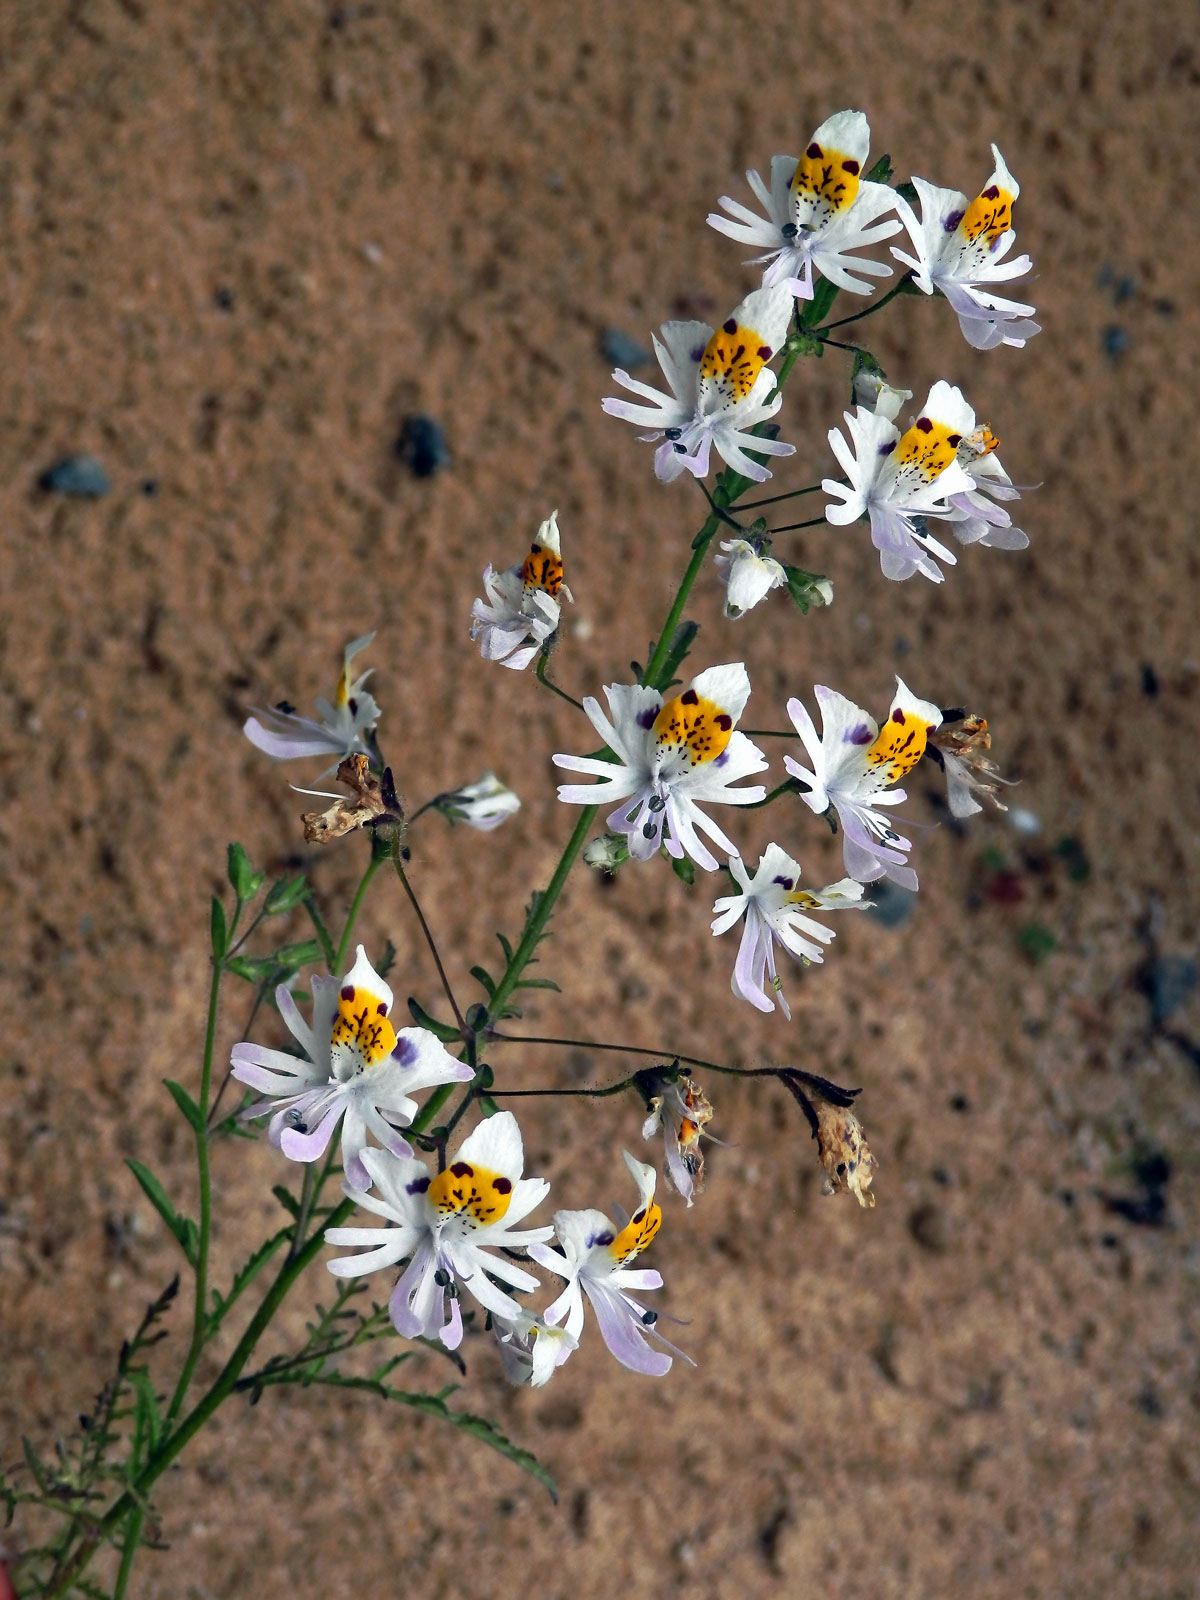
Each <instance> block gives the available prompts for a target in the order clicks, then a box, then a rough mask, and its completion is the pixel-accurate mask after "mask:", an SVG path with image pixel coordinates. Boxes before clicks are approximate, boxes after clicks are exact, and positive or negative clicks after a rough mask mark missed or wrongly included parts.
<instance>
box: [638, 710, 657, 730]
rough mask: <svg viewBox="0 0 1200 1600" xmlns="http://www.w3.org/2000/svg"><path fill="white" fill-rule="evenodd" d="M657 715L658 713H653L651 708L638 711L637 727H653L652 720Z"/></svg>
mask: <svg viewBox="0 0 1200 1600" xmlns="http://www.w3.org/2000/svg"><path fill="white" fill-rule="evenodd" d="M657 715H658V712H657V711H655V709H654V707H653V706H647V707H646V709H645V710H644V711H639V712H638V714H637V725H638V727H639V728H652V727H653V726H654V719H655V717H656V716H657Z"/></svg>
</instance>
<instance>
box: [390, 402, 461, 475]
mask: <svg viewBox="0 0 1200 1600" xmlns="http://www.w3.org/2000/svg"><path fill="white" fill-rule="evenodd" d="M396 454H397V455H398V456H399V457H400V459H401V461H403V462H404V464H405V466H407V467H408V469H409V471H410V472H411V473H412V475H413V477H414V478H432V477H433V475H434V473H435V472H440V471H441V470H442V468H443V467H448V466H449V465H450V450H449V447H448V446H447V444H446V435H445V433H444V431H443V429H442V426H441V424H440V423H438V422H435V421H434V420H433V418H432V417H426V416H421V415H420V414H418V415H416V416H412V417H406V418H405V419H404V424H403V426H402V427H401V429H400V437H399V439H397V441H396Z"/></svg>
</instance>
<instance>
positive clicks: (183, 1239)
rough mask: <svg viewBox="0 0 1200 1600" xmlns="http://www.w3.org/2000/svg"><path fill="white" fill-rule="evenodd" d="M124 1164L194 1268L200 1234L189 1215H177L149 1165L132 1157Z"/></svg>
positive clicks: (198, 1251) (198, 1252)
mask: <svg viewBox="0 0 1200 1600" xmlns="http://www.w3.org/2000/svg"><path fill="white" fill-rule="evenodd" d="M125 1164H126V1166H127V1167H128V1168H129V1170H130V1172H132V1173H133V1175H134V1177H135V1178H136V1179H137V1181H138V1183H139V1184H141V1186H142V1192H143V1193H144V1194H145V1196H146V1198H147V1200H149V1202H150V1204H151V1205H152V1206H153V1207H154V1209H155V1210H156V1211H157V1212H158V1214H159V1216H160V1217H161V1218H162V1219H163V1221H164V1222H165V1223H166V1225H167V1228H168V1229H169V1231H170V1232H171V1234H172V1236H173V1237H174V1239H175V1242H176V1244H178V1246H179V1248H180V1249H181V1250H182V1251H183V1253H184V1255H185V1256H186V1257H187V1262H188V1265H189V1266H190V1267H193V1268H194V1267H195V1265H196V1262H197V1260H198V1259H199V1255H200V1234H199V1230H198V1229H197V1227H196V1224H195V1223H194V1222H193V1221H192V1219H191V1218H190V1217H181V1216H180V1215H179V1213H178V1211H176V1209H175V1207H174V1206H173V1205H172V1204H171V1201H170V1198H169V1197H168V1195H167V1191H166V1190H165V1189H164V1188H163V1186H162V1184H161V1183H160V1182H159V1181H158V1179H157V1178H156V1177H155V1176H154V1174H153V1173H152V1172H151V1171H150V1168H149V1167H145V1166H143V1165H142V1163H141V1162H140V1161H134V1160H132V1159H130V1160H128V1161H127V1162H126V1163H125Z"/></svg>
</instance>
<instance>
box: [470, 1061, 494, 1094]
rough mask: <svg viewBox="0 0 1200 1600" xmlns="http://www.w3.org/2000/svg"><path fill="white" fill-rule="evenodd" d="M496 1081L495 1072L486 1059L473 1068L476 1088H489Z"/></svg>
mask: <svg viewBox="0 0 1200 1600" xmlns="http://www.w3.org/2000/svg"><path fill="white" fill-rule="evenodd" d="M495 1081H496V1074H495V1073H494V1072H493V1071H492V1069H491V1067H489V1066H488V1064H487V1062H486V1061H481V1062H480V1063H479V1066H478V1067H477V1068H476V1069H475V1087H476V1088H477V1089H490V1088H491V1087H492V1085H493V1084H494V1083H495Z"/></svg>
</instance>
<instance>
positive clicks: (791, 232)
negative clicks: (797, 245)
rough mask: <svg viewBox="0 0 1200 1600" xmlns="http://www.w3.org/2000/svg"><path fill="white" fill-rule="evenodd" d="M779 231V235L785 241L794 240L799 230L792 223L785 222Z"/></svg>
mask: <svg viewBox="0 0 1200 1600" xmlns="http://www.w3.org/2000/svg"><path fill="white" fill-rule="evenodd" d="M779 231H780V233H781V234H782V235H783V237H784V238H785V239H794V238H795V237H796V235H797V234H798V233H799V232H800V229H799V228H798V227H797V226H796V224H795V223H794V222H785V223H784V225H783V227H782V228H780V230H779Z"/></svg>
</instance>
